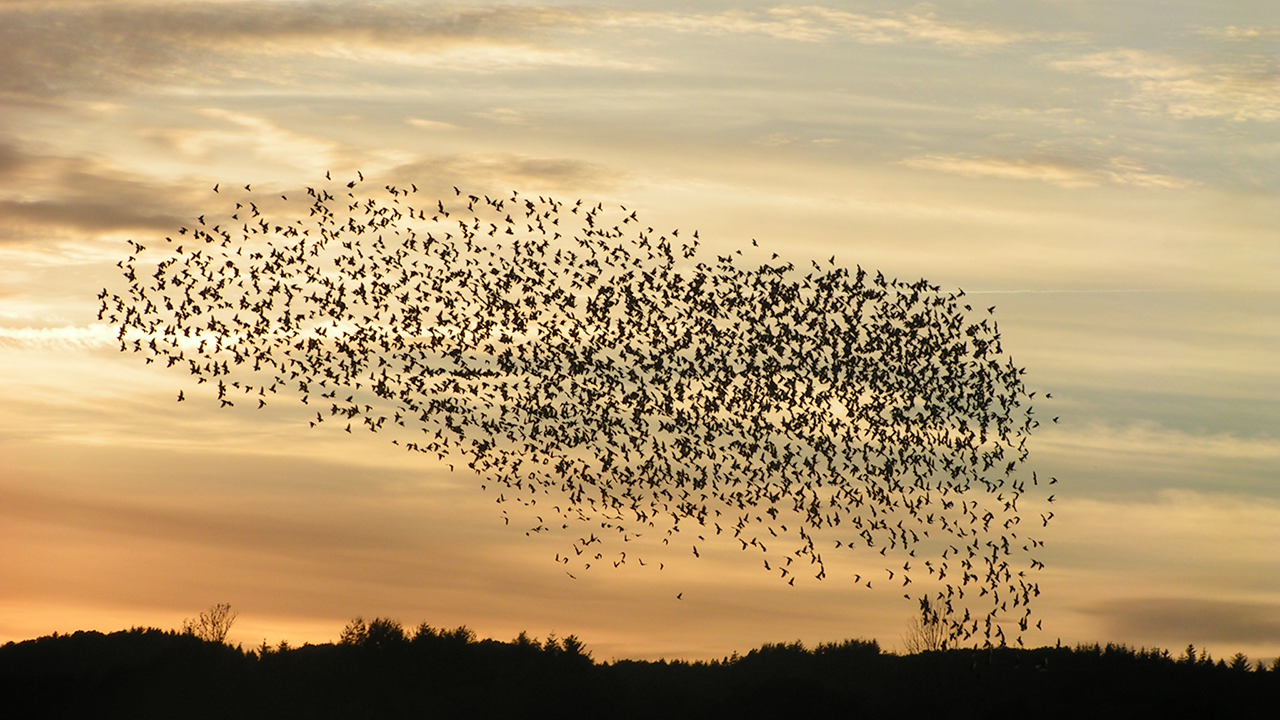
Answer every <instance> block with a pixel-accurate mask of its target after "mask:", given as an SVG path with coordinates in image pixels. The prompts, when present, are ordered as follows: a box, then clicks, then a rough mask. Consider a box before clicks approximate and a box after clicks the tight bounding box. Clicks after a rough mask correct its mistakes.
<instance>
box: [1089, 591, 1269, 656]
mask: <svg viewBox="0 0 1280 720" xmlns="http://www.w3.org/2000/svg"><path fill="white" fill-rule="evenodd" d="M1082 611H1083V612H1084V613H1085V614H1088V615H1095V616H1098V617H1099V618H1100V619H1102V621H1103V624H1104V626H1105V627H1106V628H1107V631H1108V633H1110V636H1111V637H1125V638H1149V639H1152V640H1156V641H1164V642H1175V643H1177V642H1191V641H1194V642H1195V643H1198V644H1201V645H1203V644H1204V643H1207V642H1221V643H1250V644H1260V643H1276V642H1280V604H1277V603H1260V602H1239V601H1230V600H1213V599H1203V598H1132V599H1117V600H1108V601H1105V602H1101V603H1098V604H1096V605H1092V606H1089V607H1086V608H1082Z"/></svg>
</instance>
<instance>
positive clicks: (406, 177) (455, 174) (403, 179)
mask: <svg viewBox="0 0 1280 720" xmlns="http://www.w3.org/2000/svg"><path fill="white" fill-rule="evenodd" d="M383 176H384V177H383V178H379V180H378V182H383V181H387V182H392V183H396V184H399V185H406V184H408V183H410V182H414V183H417V184H418V185H419V186H421V187H423V189H424V190H428V189H429V190H430V191H433V192H440V193H442V194H449V195H452V193H453V190H452V187H451V186H450V185H449V184H448V183H453V182H458V183H467V184H471V185H473V186H474V187H477V188H493V189H495V190H496V191H499V192H510V191H511V190H512V189H513V188H520V189H522V191H524V192H538V191H540V190H546V191H554V192H592V193H599V192H601V191H604V190H607V189H609V188H611V187H615V186H617V185H618V184H620V183H622V182H623V181H624V180H626V178H627V175H626V174H625V173H623V172H620V171H617V170H614V169H612V168H609V167H605V166H603V165H597V164H594V163H589V162H585V161H582V160H575V159H573V158H550V157H534V156H528V155H516V154H509V153H475V154H466V155H449V156H438V157H430V158H423V159H421V160H417V161H415V162H412V163H406V164H403V165H400V166H397V167H395V168H393V169H390V170H388V171H387V172H385V173H383ZM433 178H448V179H449V180H448V181H447V182H445V181H439V182H437V181H434V180H433ZM433 183H435V184H438V185H439V187H433ZM473 191H474V190H473Z"/></svg>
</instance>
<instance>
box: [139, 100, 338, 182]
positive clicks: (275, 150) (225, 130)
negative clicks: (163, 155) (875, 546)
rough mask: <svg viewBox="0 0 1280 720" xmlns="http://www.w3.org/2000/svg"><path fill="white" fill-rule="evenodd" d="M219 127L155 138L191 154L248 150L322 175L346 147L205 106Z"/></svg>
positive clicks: (176, 131) (165, 131) (203, 112)
mask: <svg viewBox="0 0 1280 720" xmlns="http://www.w3.org/2000/svg"><path fill="white" fill-rule="evenodd" d="M200 114H201V115H203V116H204V117H207V118H210V119H212V120H215V121H217V123H218V125H219V126H220V127H216V128H194V129H193V128H183V129H174V128H166V129H161V130H156V131H153V132H152V133H151V135H152V137H154V138H155V139H157V140H160V141H161V142H163V143H165V144H167V145H169V146H170V147H172V148H174V149H176V150H178V151H179V152H181V153H183V154H185V155H188V156H190V157H199V158H203V157H207V156H209V155H211V154H212V153H214V152H215V151H216V152H218V153H225V152H228V151H241V150H248V151H250V152H252V153H253V154H254V155H255V156H257V157H258V158H260V159H265V160H271V161H274V162H278V163H281V164H282V165H286V166H289V167H298V166H301V168H302V169H303V170H306V171H307V172H309V173H313V174H319V173H322V172H324V171H325V170H326V169H327V168H331V167H334V166H336V165H337V164H338V161H339V158H340V157H341V156H342V154H343V146H342V145H341V144H340V143H338V142H335V141H333V140H328V139H324V138H320V137H315V136H312V135H304V134H301V133H296V132H293V131H290V130H286V129H284V128H281V127H280V126H278V125H276V124H275V123H273V122H271V121H270V120H267V119H265V118H261V117H257V116H255V115H248V114H245V113H240V112H233V111H230V110H224V109H222V108H205V109H203V110H201V111H200Z"/></svg>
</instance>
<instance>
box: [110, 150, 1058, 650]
mask: <svg viewBox="0 0 1280 720" xmlns="http://www.w3.org/2000/svg"><path fill="white" fill-rule="evenodd" d="M357 178H358V180H351V181H349V182H344V181H342V180H338V181H333V180H332V177H331V174H330V173H328V172H326V174H325V179H326V181H329V182H331V183H333V184H332V185H323V186H321V187H318V188H308V189H307V192H306V193H305V197H300V196H302V195H303V193H301V192H296V193H293V194H294V196H295V199H294V200H289V199H288V197H287V195H286V194H282V195H281V200H282V203H281V206H280V207H279V208H276V209H274V210H269V209H268V208H257V207H256V206H254V218H253V222H254V223H255V224H249V223H246V222H243V221H241V222H232V221H230V220H229V219H227V218H230V217H231V216H232V215H234V214H235V210H234V209H233V208H226V210H225V211H224V210H223V209H220V208H210V209H209V210H208V211H207V212H206V213H204V214H202V215H201V216H200V218H199V220H201V221H202V222H203V221H204V218H205V216H206V215H207V216H208V217H209V218H210V220H211V222H212V223H213V224H212V225H205V224H201V223H197V224H195V225H194V226H193V227H194V228H195V229H194V230H191V231H190V232H191V234H192V235H193V236H194V237H195V238H196V240H198V241H203V244H202V245H201V247H200V248H199V249H198V250H196V251H191V252H187V253H182V252H181V251H180V252H178V253H176V254H171V253H167V252H166V253H163V254H155V255H149V254H146V253H144V250H145V248H142V246H140V245H138V246H136V248H134V247H133V246H131V249H133V250H134V252H133V253H132V254H130V255H129V256H128V259H127V260H122V261H121V263H120V267H121V268H122V270H123V271H124V277H125V280H126V282H125V286H124V287H123V288H122V289H121V290H120V291H119V292H117V293H108V292H107V291H105V290H104V291H103V294H102V296H101V302H102V305H101V307H100V316H99V317H100V319H101V318H108V317H110V318H114V319H113V320H112V322H114V323H116V324H118V325H119V330H120V333H119V338H120V342H121V349H122V350H124V351H128V352H134V353H141V354H143V355H144V356H145V358H146V359H147V361H148V362H154V363H155V364H157V365H160V364H163V365H164V366H165V367H169V368H179V369H180V371H184V372H187V373H189V374H191V375H193V376H194V377H195V379H196V381H197V382H198V383H200V384H205V385H207V386H208V387H212V388H216V392H217V393H218V396H217V399H218V400H219V401H220V406H221V407H226V408H232V407H233V405H234V404H233V403H232V400H231V396H232V394H233V393H244V394H250V393H252V394H255V395H257V396H258V407H259V408H262V407H264V406H265V405H266V402H267V400H268V399H269V398H273V397H275V396H278V395H285V396H289V395H292V396H293V397H295V398H297V399H298V400H299V402H301V403H303V404H309V403H310V401H312V400H318V401H319V402H318V403H317V404H320V403H323V405H322V407H321V412H319V413H317V414H315V415H314V419H311V418H310V417H308V418H305V419H303V421H305V422H308V423H309V424H310V425H312V426H322V425H324V424H325V423H326V422H330V423H332V422H337V423H338V427H339V428H341V429H343V430H345V432H349V433H354V432H356V431H358V430H361V429H363V430H366V431H369V432H373V433H386V434H387V435H389V436H390V437H388V439H389V440H391V443H390V444H389V445H388V447H389V448H390V447H394V448H395V449H396V451H398V452H406V451H407V452H415V453H420V454H422V455H424V456H425V457H427V458H429V459H431V460H432V461H434V462H441V463H443V464H447V465H449V467H450V469H451V470H453V469H454V467H455V465H456V467H458V468H460V469H462V470H468V471H470V472H474V473H475V474H476V475H477V476H478V478H479V479H480V481H482V482H483V483H484V486H485V487H496V488H497V490H496V492H497V493H498V497H497V498H496V500H497V501H498V502H500V503H507V502H517V503H521V504H525V505H530V504H533V503H542V504H543V505H553V506H554V507H555V513H556V514H555V515H553V516H552V517H551V518H550V519H549V520H548V521H547V522H545V523H541V522H540V524H539V527H538V528H536V529H537V530H538V532H560V533H562V534H563V536H564V538H565V542H566V544H568V545H569V546H571V549H572V550H573V551H574V552H573V554H572V556H573V557H575V558H579V559H580V560H581V562H582V568H583V569H586V568H587V567H588V566H589V565H590V564H591V563H593V562H595V563H597V564H602V563H599V561H601V560H602V559H603V552H604V551H605V548H609V547H614V543H628V542H631V541H632V540H633V539H634V538H635V537H636V536H637V535H638V534H641V533H654V532H665V533H666V535H665V537H664V540H670V539H673V538H674V539H678V538H679V537H681V536H680V533H681V532H689V531H690V530H693V531H694V532H693V534H694V535H698V533H699V532H703V531H702V530H701V528H703V527H707V526H710V525H712V524H714V525H715V527H716V529H717V532H718V533H719V532H720V531H722V530H723V531H724V532H725V533H729V534H732V535H733V538H734V540H736V541H737V542H739V543H741V548H742V550H743V551H744V552H753V553H754V552H759V553H761V555H763V556H765V557H766V558H767V557H768V556H769V555H770V554H773V555H774V557H775V558H781V559H784V560H785V565H784V563H783V562H782V561H781V560H777V561H775V563H774V564H772V565H771V564H770V563H769V562H768V560H767V559H766V560H765V563H764V565H765V568H766V570H767V571H772V570H774V569H778V570H780V573H779V574H780V577H781V578H782V579H784V580H785V582H786V583H787V584H788V585H791V586H794V584H795V574H796V573H797V572H799V571H800V568H802V567H806V566H807V567H808V568H810V570H811V572H812V573H813V575H814V577H815V578H817V579H819V580H821V579H822V578H824V577H825V576H826V564H827V562H828V559H827V558H824V557H823V552H822V551H821V550H819V540H822V542H823V543H826V542H827V540H826V539H830V538H833V537H837V536H838V537H839V541H840V544H839V545H837V547H838V548H840V549H841V553H847V552H850V551H852V552H853V553H854V554H855V555H859V554H866V555H870V554H873V553H879V554H881V555H886V556H888V554H889V553H893V555H894V556H895V557H899V559H905V558H915V557H917V552H918V553H919V557H921V558H922V559H927V560H928V562H926V563H925V564H926V566H927V568H928V569H929V570H930V576H931V577H930V578H927V579H923V580H921V581H920V582H917V583H913V584H914V585H915V587H922V588H923V589H921V590H919V591H918V592H919V593H922V594H925V593H931V595H929V594H925V595H922V596H924V597H931V598H933V599H935V600H937V601H938V602H941V603H943V605H944V606H945V607H946V608H948V612H947V613H944V614H943V615H942V618H943V620H944V623H945V625H946V628H947V632H948V633H949V634H950V635H951V636H952V638H953V639H965V638H985V639H986V640H988V641H990V640H991V639H992V638H993V637H1002V635H1001V633H1002V632H1003V631H1002V630H1001V629H1000V628H1001V626H1000V622H1002V619H1005V618H1007V617H1008V612H1009V605H1010V604H1012V606H1013V607H1014V608H1020V609H1029V606H1030V604H1031V601H1032V599H1033V598H1034V597H1037V596H1038V595H1039V594H1040V589H1039V586H1038V585H1037V584H1036V582H1035V581H1034V579H1032V577H1031V576H1030V575H1029V574H1028V573H1029V572H1033V571H1036V570H1038V569H1039V568H1038V567H1037V566H1036V565H1033V564H1025V563H1024V564H1020V565H1019V564H1017V562H1018V560H1019V558H1018V557H1017V555H1018V554H1019V553H1020V552H1022V551H1021V550H1020V548H1023V547H1025V546H1026V543H1027V542H1028V541H1030V542H1031V543H1032V544H1033V546H1034V544H1035V543H1036V542H1039V541H1037V540H1035V539H1034V538H1026V537H1023V536H1022V534H1021V533H1020V532H1019V529H1020V528H1019V527H1018V523H1019V522H1020V520H1021V518H1020V517H1019V515H1018V510H1017V501H1018V500H1019V499H1020V498H1021V497H1023V496H1024V495H1026V494H1027V493H1032V492H1039V489H1038V488H1039V487H1040V486H1039V484H1038V482H1034V481H1033V482H1032V483H1031V487H1030V488H1028V487H1027V484H1026V483H1025V482H1024V481H1022V480H1020V479H1019V478H1020V477H1021V475H1020V473H1021V472H1022V470H1021V468H1022V466H1023V464H1024V463H1025V462H1026V460H1027V457H1028V454H1027V450H1026V445H1027V442H1026V441H1027V438H1028V436H1029V435H1030V433H1031V431H1032V428H1033V427H1034V426H1035V421H1034V420H1033V419H1032V412H1031V399H1032V398H1031V396H1032V394H1033V393H1030V392H1028V390H1027V388H1026V386H1025V385H1024V382H1023V373H1024V371H1023V369H1022V368H1020V367H1018V366H1016V365H1015V364H1014V363H1013V362H1012V361H1011V360H1009V358H1008V357H1007V356H1005V355H1004V354H1003V353H1002V351H1001V344H1000V336H999V333H998V331H997V330H996V328H995V327H993V325H992V323H991V322H990V321H988V320H982V321H977V320H975V319H973V318H972V317H971V315H970V313H971V312H972V308H971V307H969V306H968V305H963V304H961V302H960V300H959V298H961V297H963V292H962V291H961V292H959V293H948V292H945V291H943V290H942V288H941V287H939V286H937V285H933V284H931V283H929V282H928V281H926V280H924V279H920V280H912V281H903V280H898V279H894V278H888V277H885V276H884V275H883V274H882V273H881V272H876V271H869V270H866V269H864V268H862V267H859V266H854V267H843V266H838V265H836V264H835V257H834V256H832V257H831V258H830V259H829V261H828V262H827V263H819V262H816V261H815V262H813V263H812V266H813V267H812V269H811V270H809V269H804V270H802V269H798V268H796V267H795V266H794V265H792V264H791V263H784V262H778V255H777V254H776V253H775V254H773V257H772V259H771V260H770V261H768V262H766V263H764V264H761V265H758V266H747V265H745V264H744V263H743V262H742V261H741V259H740V258H741V255H740V251H737V250H734V249H732V248H725V247H721V248H720V250H719V252H717V253H716V254H715V256H714V259H711V258H707V259H703V258H702V257H701V256H700V254H699V250H698V243H697V240H698V239H699V234H698V232H697V231H693V232H692V233H690V235H691V238H692V239H693V242H692V243H691V244H685V243H682V242H681V241H680V240H678V238H679V235H678V231H676V230H674V229H673V230H671V231H669V232H663V231H660V230H654V229H653V228H648V229H647V230H646V229H645V228H646V227H647V226H646V225H645V224H644V223H642V222H641V221H640V219H639V217H638V215H637V214H636V211H634V210H632V211H628V210H625V209H623V210H621V212H620V213H619V211H615V210H606V209H605V207H604V205H603V204H601V203H595V204H591V203H585V204H584V202H583V201H582V200H577V201H576V202H573V203H572V204H570V203H568V202H565V201H561V200H558V199H554V198H551V197H537V196H529V195H521V194H519V193H514V192H513V193H511V194H510V195H496V196H492V197H491V196H487V195H484V194H483V193H480V194H464V193H463V191H462V190H461V188H460V187H458V186H453V189H454V195H455V198H454V199H453V200H452V202H453V203H457V204H450V205H448V206H446V204H445V203H444V202H443V200H442V199H441V200H431V201H430V202H424V203H422V205H421V206H419V205H417V203H416V202H414V201H412V200H410V199H409V194H408V192H409V191H408V190H406V189H402V188H400V187H397V186H395V185H392V184H387V185H385V186H384V187H383V188H382V189H381V190H379V189H369V190H365V188H366V187H367V186H364V185H361V186H359V187H360V189H359V190H357V189H356V187H357V182H362V181H363V180H364V176H363V174H361V173H359V172H357ZM335 185H336V187H335ZM343 186H345V187H346V188H347V189H348V190H351V192H349V193H348V192H338V191H340V190H341V189H342V187H343ZM409 187H410V188H412V189H413V191H414V192H416V191H417V186H416V185H414V184H411V185H409ZM217 189H218V186H217V185H215V186H214V191H215V192H217ZM244 190H245V192H246V193H248V192H250V191H251V190H250V186H249V185H245V186H244ZM331 191H333V192H331ZM233 194H234V193H233ZM335 195H342V197H343V199H344V200H345V202H344V201H343V200H339V199H337V198H335ZM220 197H221V196H220ZM242 199H243V200H244V202H245V203H247V202H248V199H247V198H242ZM228 200H230V201H231V202H234V199H231V198H228ZM270 213H276V215H275V216H274V217H268V215H269V214H270ZM499 228H504V230H503V231H502V232H498V229H499ZM184 230H185V228H184ZM184 234H185V233H184ZM752 246H755V247H758V246H759V243H758V242H757V241H756V240H755V239H752ZM992 312H994V307H992V308H988V313H992ZM156 361H163V363H160V362H156ZM339 391H340V394H339ZM184 399H185V397H184V395H183V394H182V392H179V394H178V400H179V401H182V400H184ZM311 407H312V408H314V407H315V405H311ZM233 412H234V410H233ZM310 412H311V411H310V410H308V414H310ZM1056 420H1057V418H1055V421H1056ZM459 463H461V464H459ZM1053 482H1056V480H1051V481H1050V483H1049V484H1052V483H1053ZM549 498H553V500H552V501H551V502H548V500H549ZM1052 499H1053V498H1052V496H1051V497H1050V500H1052ZM543 517H546V516H545V515H544V516H543ZM1052 517H1053V514H1052V513H1048V514H1046V515H1041V520H1042V522H1043V523H1044V524H1045V525H1047V524H1048V522H1049V520H1050V519H1051V518H1052ZM507 521H508V522H509V519H507ZM721 525H724V527H723V528H721ZM775 538H776V539H775ZM697 539H698V540H703V539H704V538H703V537H702V536H701V535H698V538H697ZM762 539H763V540H762ZM764 541H767V542H768V543H769V546H772V547H769V546H766V544H765V542H764ZM691 544H692V543H691ZM779 546H781V547H779ZM628 547H629V546H628ZM822 547H825V548H829V547H831V544H824V545H822ZM846 548H847V549H846ZM703 549H705V548H703ZM692 551H693V554H694V555H695V556H696V557H701V550H700V549H699V548H698V546H697V545H692ZM569 556H570V554H569V553H568V552H566V553H565V559H566V560H567V559H568V557H569ZM624 559H625V556H623V557H622V558H619V559H618V561H617V562H615V563H614V564H615V566H617V565H621V564H622V562H623V560H624ZM641 564H643V563H641ZM663 567H664V565H663V564H662V563H658V568H659V569H660V570H661V569H663ZM1022 568H1026V570H1023V569H1022ZM909 569H910V566H909V564H904V565H903V570H904V571H907V570H909ZM935 571H936V572H937V575H936V577H934V572H935ZM903 576H904V583H903V584H904V585H905V584H907V583H912V581H913V579H912V578H907V577H906V574H905V572H904V573H903ZM570 577H571V578H572V577H574V576H573V575H572V574H570ZM892 577H893V573H892V571H890V578H892ZM915 579H920V578H919V576H917V578H915ZM863 580H864V579H863V577H862V576H861V575H855V582H859V583H861V582H863ZM866 586H867V587H868V588H870V587H871V583H870V582H869V581H867V582H866ZM682 598H683V593H680V594H678V595H677V599H682ZM970 610H978V612H976V613H973V614H972V615H971V614H970ZM1010 621H1011V622H1014V621H1016V617H1015V618H1012V619H1011V620H1010Z"/></svg>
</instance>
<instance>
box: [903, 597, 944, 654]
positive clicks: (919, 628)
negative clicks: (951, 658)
mask: <svg viewBox="0 0 1280 720" xmlns="http://www.w3.org/2000/svg"><path fill="white" fill-rule="evenodd" d="M902 649H903V650H904V651H906V652H907V653H910V654H912V655H917V654H919V653H922V652H930V651H934V650H946V649H947V628H946V625H945V624H944V623H943V622H942V618H941V617H940V616H939V614H938V611H937V609H936V608H935V607H934V605H933V603H931V602H930V601H929V598H927V597H925V598H921V599H920V612H919V613H918V614H916V615H913V616H911V620H910V621H909V622H908V623H907V632H906V633H905V634H903V636H902Z"/></svg>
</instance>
